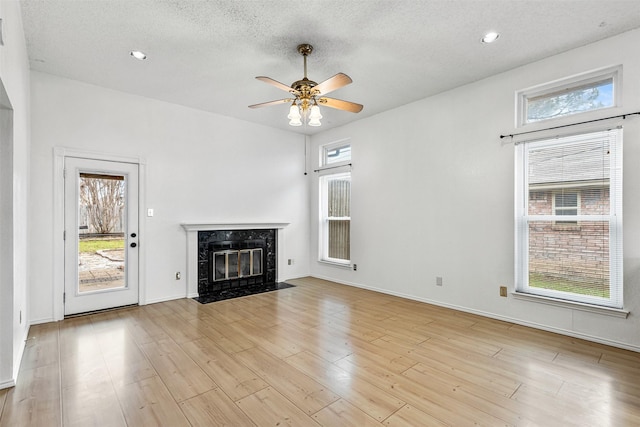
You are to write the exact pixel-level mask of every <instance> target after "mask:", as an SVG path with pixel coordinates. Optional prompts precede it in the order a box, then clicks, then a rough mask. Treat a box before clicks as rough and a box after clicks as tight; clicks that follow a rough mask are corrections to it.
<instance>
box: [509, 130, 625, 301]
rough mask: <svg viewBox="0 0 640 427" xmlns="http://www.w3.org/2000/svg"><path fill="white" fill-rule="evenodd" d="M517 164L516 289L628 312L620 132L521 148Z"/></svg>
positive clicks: (570, 138)
mask: <svg viewBox="0 0 640 427" xmlns="http://www.w3.org/2000/svg"><path fill="white" fill-rule="evenodd" d="M516 158H517V164H516V170H517V180H518V182H517V185H516V204H517V205H516V227H517V230H516V290H517V291H519V292H523V293H529V294H535V295H541V296H546V297H551V298H557V299H563V300H569V301H575V302H581V303H587V304H594V305H601V306H608V307H615V308H622V130H621V129H615V130H611V131H604V132H596V133H590V134H583V135H577V136H569V137H564V138H554V139H551V140H545V141H535V142H528V143H523V144H519V145H518V146H517V157H516ZM568 216H570V217H572V218H571V221H567V217H568ZM578 224H579V226H576V225H578Z"/></svg>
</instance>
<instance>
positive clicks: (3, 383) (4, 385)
mask: <svg viewBox="0 0 640 427" xmlns="http://www.w3.org/2000/svg"><path fill="white" fill-rule="evenodd" d="M15 385H16V382H15V380H7V381H0V390H2V389H3V388H11V387H14V386H15Z"/></svg>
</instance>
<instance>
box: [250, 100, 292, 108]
mask: <svg viewBox="0 0 640 427" xmlns="http://www.w3.org/2000/svg"><path fill="white" fill-rule="evenodd" d="M289 102H293V99H278V100H277V101H269V102H263V103H261V104H253V105H249V108H262V107H269V106H270V105H278V104H285V103H289Z"/></svg>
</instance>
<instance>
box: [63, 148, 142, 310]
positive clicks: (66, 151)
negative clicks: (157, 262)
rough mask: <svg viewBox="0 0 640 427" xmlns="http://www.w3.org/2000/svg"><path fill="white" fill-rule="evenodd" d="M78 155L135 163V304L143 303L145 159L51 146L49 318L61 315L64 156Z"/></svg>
mask: <svg viewBox="0 0 640 427" xmlns="http://www.w3.org/2000/svg"><path fill="white" fill-rule="evenodd" d="M65 157H80V158H85V159H92V160H105V161H112V162H122V163H135V164H138V167H139V169H138V173H139V181H138V185H139V192H138V197H139V210H138V224H139V226H138V234H139V235H140V245H139V246H138V250H139V252H138V256H139V260H138V266H139V272H138V277H139V299H138V304H139V305H145V304H146V303H147V297H146V294H147V292H146V290H147V289H146V283H147V281H146V250H145V248H146V234H145V221H144V220H145V218H144V215H142V212H144V210H145V206H146V198H145V195H146V193H145V188H146V162H145V161H144V159H142V158H140V157H126V156H118V155H114V154H105V153H97V152H91V151H81V150H76V149H72V148H65V147H54V149H53V227H52V235H53V295H52V300H53V301H52V304H53V320H54V321H58V320H62V319H64V301H63V296H64V280H65V278H64V239H63V235H64V158H65Z"/></svg>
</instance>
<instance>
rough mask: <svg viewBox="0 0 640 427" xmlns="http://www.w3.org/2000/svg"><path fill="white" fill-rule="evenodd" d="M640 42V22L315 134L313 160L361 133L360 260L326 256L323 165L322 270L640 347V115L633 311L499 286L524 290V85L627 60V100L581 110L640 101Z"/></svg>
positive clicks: (630, 243)
mask: <svg viewBox="0 0 640 427" xmlns="http://www.w3.org/2000/svg"><path fill="white" fill-rule="evenodd" d="M639 44H640V31H633V32H628V33H625V34H622V35H620V36H618V37H615V38H611V39H608V40H604V41H601V42H599V43H595V44H592V45H588V46H585V47H582V48H579V49H575V50H573V51H570V52H566V53H563V54H560V55H557V56H554V57H550V58H547V59H545V60H542V61H539V62H536V63H533V64H530V65H527V66H524V67H521V68H518V69H514V70H511V71H509V72H506V73H503V74H500V75H497V76H494V77H491V78H488V79H485V80H482V81H478V82H476V83H473V84H470V85H467V86H464V87H460V88H457V89H455V90H451V91H448V92H445V93H441V94H439V95H437V96H433V97H430V98H427V99H424V100H421V101H419V102H415V103H412V104H409V105H406V106H403V107H401V108H397V109H395V110H392V111H388V112H385V113H382V114H379V115H376V116H375V117H371V118H367V119H363V120H360V121H357V122H354V123H352V124H349V125H346V126H343V127H341V128H338V129H333V130H329V131H326V132H323V133H321V134H317V135H315V136H313V137H312V144H311V145H312V148H311V150H310V152H311V154H312V160H311V161H312V164H313V165H317V164H318V152H319V148H318V147H319V146H320V145H322V144H327V143H330V142H333V141H337V140H340V139H343V138H351V142H352V153H353V159H352V161H353V171H352V236H351V239H352V240H351V242H352V249H351V254H352V255H351V256H352V262H353V263H356V264H357V265H358V270H357V271H352V270H349V269H341V268H337V267H331V266H327V265H325V264H321V263H318V262H317V249H316V248H317V245H318V226H317V220H316V219H315V218H316V216H317V212H318V203H317V200H318V185H317V176H314V177H313V181H312V182H311V193H310V195H311V212H312V213H313V215H314V217H313V218H312V220H311V224H312V227H311V228H312V229H311V257H312V260H311V272H312V275H314V276H317V277H323V278H327V279H331V280H336V281H339V282H343V283H347V284H352V285H355V286H360V287H366V288H371V289H377V290H380V291H382V292H387V293H392V294H397V295H402V296H406V297H409V298H414V299H418V300H423V301H429V302H433V303H436V304H440V305H444V306H449V307H454V308H459V309H462V310H466V311H470V312H475V313H479V314H484V315H488V316H491V317H496V318H501V319H505V320H511V321H514V322H517V323H522V324H527V325H532V326H536V327H540V328H544V329H549V330H553V331H557V332H562V333H566V334H570V335H574V336H579V337H584V338H588V339H592V340H596V341H600V342H605V343H610V344H614V345H618V346H622V347H626V348H632V349H635V350H638V351H640V333H639V332H638V331H640V320H639V319H640V317H639V316H638V314H639V313H640V283H639V282H640V239H639V238H638V236H639V233H640V197H639V195H640V168H638V166H637V165H638V164H640V117H639V116H633V117H630V118H628V119H627V120H625V121H624V122H623V123H622V124H623V125H624V280H625V285H624V286H625V287H624V296H625V303H624V305H625V309H627V310H629V311H630V312H631V314H630V315H629V317H628V318H627V319H620V318H614V317H609V316H604V315H601V314H593V313H586V312H583V311H578V310H573V309H567V308H561V307H553V306H549V305H543V304H540V303H534V302H528V301H521V300H515V299H514V298H512V297H509V298H501V297H500V296H499V286H500V285H506V286H508V287H509V289H510V291H513V290H514V146H513V144H511V143H509V141H508V140H507V141H506V142H505V141H504V140H501V139H500V138H499V135H500V134H505V133H506V134H511V133H514V132H516V131H518V130H522V129H515V128H514V126H515V124H514V123H515V118H514V116H515V105H514V99H515V96H514V93H515V91H517V90H519V89H524V88H527V87H530V86H534V85H537V84H542V83H546V82H549V81H552V80H556V79H560V78H564V77H567V76H571V75H575V74H578V73H582V72H585V71H590V70H593V69H598V68H602V67H606V66H610V65H617V64H623V66H624V70H623V76H624V77H623V105H622V107H621V108H615V109H613V110H608V111H605V112H599V113H592V114H589V115H586V116H585V117H579V118H575V117H574V118H573V119H571V120H583V119H590V118H595V117H602V116H603V115H607V116H609V115H615V114H620V113H623V112H625V113H630V112H635V111H640V56H638V55H637V46H638V45H639ZM480 47H481V46H479V48H480ZM365 108H366V106H365ZM614 124H615V122H614ZM538 127H541V126H538ZM527 130H528V129H527ZM569 131H570V132H575V131H576V128H572V129H570V130H569ZM536 136H540V135H536ZM436 276H441V277H443V286H442V287H437V286H435V282H436V279H435V278H436Z"/></svg>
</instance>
